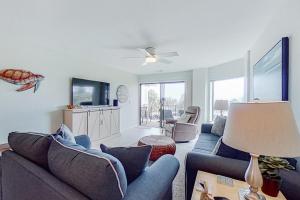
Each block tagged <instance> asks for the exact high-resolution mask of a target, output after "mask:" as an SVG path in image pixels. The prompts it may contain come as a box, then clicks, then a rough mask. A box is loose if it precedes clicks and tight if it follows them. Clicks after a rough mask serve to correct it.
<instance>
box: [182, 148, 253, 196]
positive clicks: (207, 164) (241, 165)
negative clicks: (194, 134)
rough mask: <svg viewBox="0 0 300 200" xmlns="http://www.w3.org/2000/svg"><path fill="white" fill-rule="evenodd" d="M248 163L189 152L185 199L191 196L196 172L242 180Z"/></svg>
mask: <svg viewBox="0 0 300 200" xmlns="http://www.w3.org/2000/svg"><path fill="white" fill-rule="evenodd" d="M248 165H249V162H248V161H242V160H237V159H231V158H225V157H220V156H217V155H212V154H202V153H197V152H190V153H188V154H187V156H186V173H185V177H186V178H185V180H186V184H185V186H186V199H187V200H189V199H190V198H191V196H192V192H193V187H194V183H195V179H196V176H197V172H198V170H201V171H205V172H209V173H213V174H218V175H223V176H227V177H231V178H234V179H239V180H244V175H245V172H246V169H247V167H248Z"/></svg>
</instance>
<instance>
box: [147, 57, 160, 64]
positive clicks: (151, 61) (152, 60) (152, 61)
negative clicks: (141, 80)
mask: <svg viewBox="0 0 300 200" xmlns="http://www.w3.org/2000/svg"><path fill="white" fill-rule="evenodd" d="M156 61H157V58H156V57H146V62H147V63H155V62H156Z"/></svg>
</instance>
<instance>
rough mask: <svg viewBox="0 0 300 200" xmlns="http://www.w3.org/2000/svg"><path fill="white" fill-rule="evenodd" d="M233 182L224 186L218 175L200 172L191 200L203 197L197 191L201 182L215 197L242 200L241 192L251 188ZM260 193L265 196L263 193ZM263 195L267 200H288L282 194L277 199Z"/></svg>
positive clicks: (244, 183) (237, 181) (239, 182)
mask: <svg viewBox="0 0 300 200" xmlns="http://www.w3.org/2000/svg"><path fill="white" fill-rule="evenodd" d="M232 180H233V185H232V186H228V185H224V184H221V183H218V181H217V175H216V174H211V173H207V172H203V171H198V173H197V178H196V181H195V185H194V190H193V195H192V199H191V200H200V199H201V198H200V197H201V194H202V193H201V192H200V191H198V190H197V189H196V188H197V184H198V183H199V181H205V182H206V183H207V185H208V188H209V192H210V193H211V194H212V195H213V196H214V197H216V196H222V197H226V198H228V199H230V200H240V198H239V190H240V189H244V188H245V189H246V188H248V187H249V186H248V184H247V183H246V182H244V181H239V180H235V179H232ZM258 193H260V194H263V193H262V192H261V191H260V192H258ZM263 195H264V196H265V197H266V200H286V198H285V197H284V196H283V194H282V193H281V192H279V194H278V196H277V197H270V196H268V195H266V194H263Z"/></svg>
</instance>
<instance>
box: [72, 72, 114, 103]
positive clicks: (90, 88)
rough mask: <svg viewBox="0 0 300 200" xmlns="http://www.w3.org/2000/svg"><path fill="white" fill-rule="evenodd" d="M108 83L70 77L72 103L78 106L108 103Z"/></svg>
mask: <svg viewBox="0 0 300 200" xmlns="http://www.w3.org/2000/svg"><path fill="white" fill-rule="evenodd" d="M109 90H110V84H109V83H105V82H99V81H91V80H85V79H79V78H72V95H71V97H72V104H73V105H80V106H99V105H109Z"/></svg>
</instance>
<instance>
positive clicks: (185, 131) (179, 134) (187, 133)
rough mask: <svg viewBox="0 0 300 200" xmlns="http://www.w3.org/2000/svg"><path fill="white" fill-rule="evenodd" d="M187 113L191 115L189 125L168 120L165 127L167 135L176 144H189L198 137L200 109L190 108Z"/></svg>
mask: <svg viewBox="0 0 300 200" xmlns="http://www.w3.org/2000/svg"><path fill="white" fill-rule="evenodd" d="M185 113H186V114H189V115H191V118H190V119H189V121H188V122H187V123H181V122H177V120H166V125H165V127H164V128H165V131H166V135H167V136H170V137H172V138H173V139H174V141H175V142H188V141H191V140H193V139H195V138H196V136H197V133H198V123H199V119H200V107H198V106H189V107H188V108H187V110H186V111H185Z"/></svg>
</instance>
